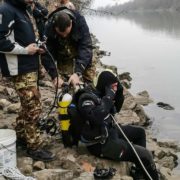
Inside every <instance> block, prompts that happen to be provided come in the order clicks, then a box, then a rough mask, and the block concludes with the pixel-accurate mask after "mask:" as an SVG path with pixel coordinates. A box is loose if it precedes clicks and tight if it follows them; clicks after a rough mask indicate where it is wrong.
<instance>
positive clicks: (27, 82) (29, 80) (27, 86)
mask: <svg viewBox="0 0 180 180" xmlns="http://www.w3.org/2000/svg"><path fill="white" fill-rule="evenodd" d="M13 82H14V85H15V89H16V91H17V94H18V95H19V97H20V101H21V110H20V112H19V114H18V115H19V116H18V117H17V118H16V125H15V130H16V133H17V138H20V139H22V140H25V141H26V142H27V147H28V148H30V149H34V150H35V149H37V148H39V147H40V145H41V144H42V139H41V138H40V130H39V128H38V127H37V122H38V120H39V115H40V113H41V102H40V93H39V90H38V89H37V73H36V72H33V73H27V74H25V75H18V76H15V77H13Z"/></svg>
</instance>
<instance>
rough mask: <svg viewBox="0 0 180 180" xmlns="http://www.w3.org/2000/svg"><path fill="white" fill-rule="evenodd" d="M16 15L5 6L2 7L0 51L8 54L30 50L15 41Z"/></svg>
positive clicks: (0, 11)
mask: <svg viewBox="0 0 180 180" xmlns="http://www.w3.org/2000/svg"><path fill="white" fill-rule="evenodd" d="M13 16H14V15H13V14H12V13H10V11H8V9H7V8H5V7H4V6H2V7H0V52H1V53H6V54H28V50H27V49H26V48H25V47H22V46H21V45H20V44H18V43H17V42H15V39H14V37H13V31H14V27H13V26H14V23H15V21H14V17H13Z"/></svg>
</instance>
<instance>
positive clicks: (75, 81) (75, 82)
mask: <svg viewBox="0 0 180 180" xmlns="http://www.w3.org/2000/svg"><path fill="white" fill-rule="evenodd" d="M68 83H69V84H72V85H73V87H74V88H76V85H79V84H80V83H81V81H80V78H79V76H78V75H77V74H76V73H74V74H72V75H71V77H70V78H69V81H68Z"/></svg>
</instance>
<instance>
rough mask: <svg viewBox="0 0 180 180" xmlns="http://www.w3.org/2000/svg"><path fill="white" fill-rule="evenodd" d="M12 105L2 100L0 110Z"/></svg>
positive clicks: (0, 100)
mask: <svg viewBox="0 0 180 180" xmlns="http://www.w3.org/2000/svg"><path fill="white" fill-rule="evenodd" d="M10 104H11V103H10V102H9V101H8V100H7V99H0V108H2V109H4V108H5V107H7V106H9V105H10Z"/></svg>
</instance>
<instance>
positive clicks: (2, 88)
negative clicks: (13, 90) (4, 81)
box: [0, 85, 6, 94]
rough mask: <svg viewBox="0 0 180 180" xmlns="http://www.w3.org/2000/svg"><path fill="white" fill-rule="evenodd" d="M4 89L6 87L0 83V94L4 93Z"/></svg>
mask: <svg viewBox="0 0 180 180" xmlns="http://www.w3.org/2000/svg"><path fill="white" fill-rule="evenodd" d="M5 89H6V88H5V87H4V86H1V85H0V93H1V94H3V93H4V91H5Z"/></svg>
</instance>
